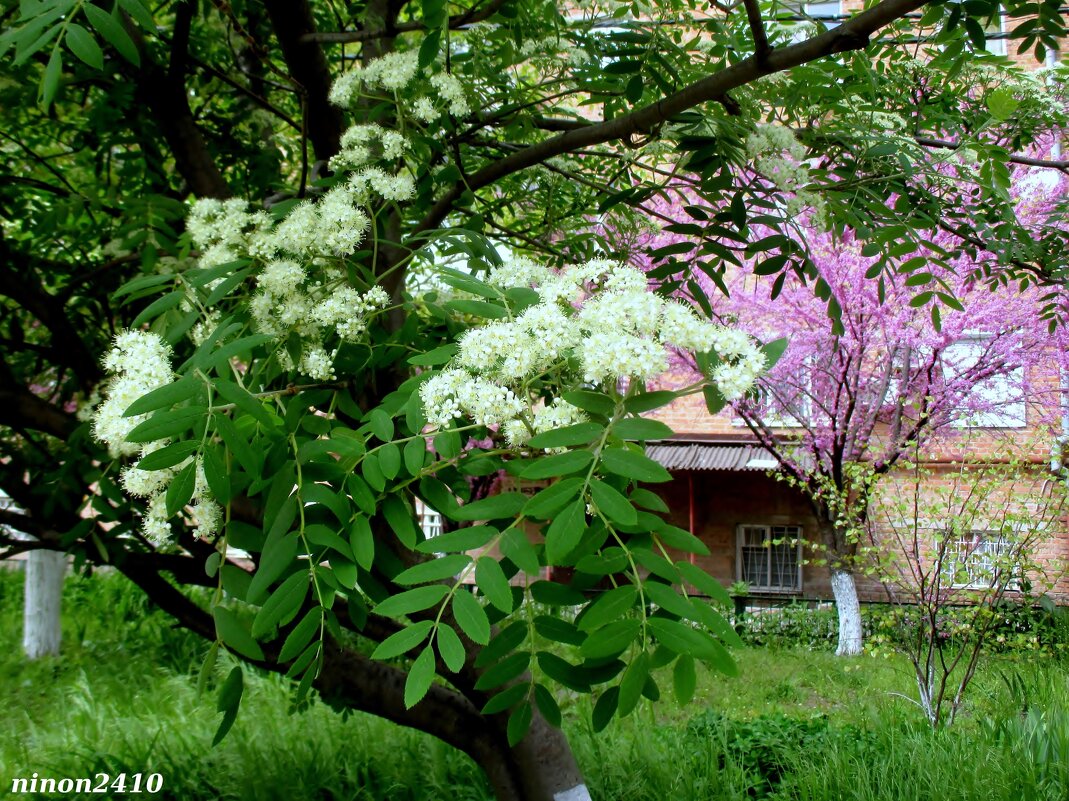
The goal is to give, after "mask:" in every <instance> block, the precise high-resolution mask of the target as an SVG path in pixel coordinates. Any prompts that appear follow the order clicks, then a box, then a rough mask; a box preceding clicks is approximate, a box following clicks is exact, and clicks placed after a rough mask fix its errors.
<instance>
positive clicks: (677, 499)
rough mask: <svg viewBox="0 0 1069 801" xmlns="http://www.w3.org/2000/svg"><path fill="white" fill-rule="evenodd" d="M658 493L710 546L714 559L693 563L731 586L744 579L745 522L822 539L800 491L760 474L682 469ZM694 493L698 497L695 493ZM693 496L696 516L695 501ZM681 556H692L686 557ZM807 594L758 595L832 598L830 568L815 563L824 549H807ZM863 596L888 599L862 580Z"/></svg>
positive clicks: (673, 518)
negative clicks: (741, 538)
mask: <svg viewBox="0 0 1069 801" xmlns="http://www.w3.org/2000/svg"><path fill="white" fill-rule="evenodd" d="M673 478H674V479H675V480H674V481H672V482H671V483H666V484H662V485H660V486H659V487H658V492H659V494H660V495H661V497H663V498H664V500H665V502H666V503H667V504H668V507H669V510H670V512H669V520H670V522H671V523H672V524H674V525H676V526H679V527H680V528H683V529H686V530H688V531H691V532H692V533H693V534H694V535H695V536H696V537H698V538H699V539H700V540H701V541H702V542H703V543H704V544H705V545H706V547H708V548H709V551H710V555H709V556H695V557H694V558H693V560H692V561H694V562H695V564H697V565H698V566H700V567H702V568H703V569H705V570H706V572H708V573H709V574H710V575H711V576H713V577H714V578H715V579H717V580H718V581H719V582H720V583H722V584H723V585H724V586H725V587H727V586H728V585H730V584H732V583H734V582H735V581H736V580H738V578H739V566H738V564H737V547H736V543H737V531H738V526H739V525H741V524H751V525H797V526H801V527H802V532H803V537H804V538H805V539H807V540H809V541H811V542H816V541H817V540H818V533H817V521H816V518H815V517H814V516H813V511H812V509H811V507H810V505H809V502H808V501H807V500H806V498H805V497H804V496H803V495H802V494H801V493H800V492H798V491H797V490H796V489H793V488H792V487H789V486H787V485H786V484H784V483H782V482H780V481H777V480H776V479H775V478H772V477H771V476H769V475H767V474H765V473H763V472H760V471H718V470H717V471H714V470H702V471H681V472H679V473H675V474H674V475H673ZM692 493H693V495H692ZM692 497H693V516H692V506H691V498H692ZM677 558H688V557H685V556H683V555H682V554H680V555H677ZM802 558H803V565H802V590H801V592H800V593H776V592H767V593H758V594H761V595H768V596H772V597H775V596H779V597H788V598H789V597H804V598H818V599H830V598H831V597H832V593H831V584H830V578H829V574H828V569H827V567H825V566H823V565H820V564H814V563H813V562H814V561H815V560H820V559H821V558H822V552H821V550H820V549H819V548H813V547H803V549H802ZM858 591H859V592H860V593H861V595H862V597H863V598H866V599H869V600H883V599H884V598H885V596H884V594H883V590H882V588H881V587H880V585H879V584H877V583H875V582H871V581H865V580H859V587H858Z"/></svg>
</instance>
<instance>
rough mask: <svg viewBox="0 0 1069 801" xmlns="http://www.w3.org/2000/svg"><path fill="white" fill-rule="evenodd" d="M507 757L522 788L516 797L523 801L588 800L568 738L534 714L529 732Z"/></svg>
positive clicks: (588, 796) (588, 794) (588, 795)
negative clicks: (535, 800)
mask: <svg viewBox="0 0 1069 801" xmlns="http://www.w3.org/2000/svg"><path fill="white" fill-rule="evenodd" d="M503 756H504V755H503ZM511 758H512V761H514V762H515V764H516V769H517V772H518V773H519V783H520V785H521V786H522V795H518V796H516V798H520V799H524V801H527V799H531V800H532V801H534V799H538V801H542V799H545V801H590V793H589V792H588V791H587V789H586V785H585V784H584V783H583V776H582V774H581V773H580V772H579V766H578V765H577V764H576V762H575V757H574V756H573V755H572V749H571V746H570V745H568V738H567V737H565V736H564V732H562V731H561V730H560V729H555V728H554V727H553V726H551V725H550V724H549V723H547V722H546V720H545V719H544V718H543V717H542V716H541V715H539V714H538V713H537V711H536V713H535V717H534V720H532V721H531V729H530V731H528V732H527V736H526V737H524V738H523V740H522V741H521V742H520V744H519V745H517V746H516V747H515V748H513V749H512V754H511ZM499 798H500V796H499Z"/></svg>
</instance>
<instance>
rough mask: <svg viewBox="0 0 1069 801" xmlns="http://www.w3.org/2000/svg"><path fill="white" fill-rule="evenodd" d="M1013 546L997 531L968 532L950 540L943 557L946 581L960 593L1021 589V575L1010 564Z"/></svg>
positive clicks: (944, 578)
mask: <svg viewBox="0 0 1069 801" xmlns="http://www.w3.org/2000/svg"><path fill="white" fill-rule="evenodd" d="M1012 545H1013V543H1012V541H1011V540H1009V539H1007V538H1006V537H1003V536H1002V535H1001V534H1000V533H999V532H997V531H965V532H962V533H961V534H958V535H954V536H950V537H949V538H948V539H947V541H946V552H945V553H944V555H943V562H942V571H941V572H942V574H943V581H944V582H946V583H947V584H949V585H950V586H951V587H954V588H956V589H973V590H981V589H983V590H986V589H991V588H992V587H995V586H996V585H1002V584H1007V585H1008V586H1010V587H1015V586H1016V585H1017V579H1018V571H1017V569H1016V568H1015V566H1013V565H1009V564H1007V561H1006V557H1007V555H1008V554H1009V553H1010V549H1011V547H1012Z"/></svg>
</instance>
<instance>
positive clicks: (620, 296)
mask: <svg viewBox="0 0 1069 801" xmlns="http://www.w3.org/2000/svg"><path fill="white" fill-rule="evenodd" d="M486 283H488V284H489V285H490V286H493V287H496V288H498V289H502V290H504V289H508V288H512V287H528V288H533V289H534V290H535V292H537V294H538V295H539V302H538V303H536V304H534V305H532V306H530V307H528V308H527V309H525V310H524V311H523V312H522V313H521V314H519V315H518V316H516V317H515V318H512V319H509V320H502V321H496V322H492V323H489V324H487V325H484V326H480V327H477V328H472V329H470V330H468V331H467V332H465V334H464V335H463V336H462V337H461V338H460V341H459V346H460V348H459V352H458V354H457V356H456V358H455V359H454V361H453V363H452V364H451V365H450V366H449V367H448V368H447V369H445V370H444V371H443V372H441V373H439V374H438V375H437V376H434V377H433V378H431V379H429V380H428V381H427V382H426V383H425V384H424V385H423V387H422V388H421V391H420V399H421V400H422V402H423V407H424V410H425V413H426V415H427V419H428V421H429V422H430V423H431V424H432V425H434V426H437V427H442V426H447V425H449V424H450V423H451V422H452V421H454V420H457V419H460V418H468V419H471V420H473V421H474V422H475V423H476V424H479V425H498V426H503V431H504V433H505V436H506V438H507V439H508V441H509V442H510V444H512V445H513V446H517V445H520V444H522V443H523V442H526V441H527V439H528V438H529V437H530V436H532V434H534V433H539V432H541V431H544V430H549V429H550V428H555V427H559V426H562V425H569V424H571V423H573V422H577V421H578V420H581V419H584V418H583V414H582V412H581V411H580V410H578V409H575V408H574V407H572V406H570V405H569V404H567V403H564V402H563V401H561V400H559V399H558V400H556V401H554V402H553V403H551V404H549V405H548V406H545V405H540V404H541V402H540V401H539V400H538V397H539V395H540V392H541V390H542V389H544V387H538V388H537V391H536V389H535V388H534V384H535V382H539V383H543V382H545V381H549V382H551V383H553V384H556V385H557V387H558V388H559V389H565V388H568V387H571V386H578V385H580V384H586V385H593V386H601V387H606V388H614V387H615V385H616V384H617V382H619V381H620V380H621V379H637V380H639V381H648V380H651V379H654V378H657V377H658V376H660V375H662V374H663V373H664V372H665V371H666V370H667V369H668V356H669V352H670V349H671V348H680V349H684V350H693V351H699V352H706V351H711V350H715V351H716V352H717V354H718V355H719V356H720V357H721V359H722V362H721V363H720V364H719V365H718V366H717V367H716V368H715V371H714V374H713V377H714V379H715V380H716V381H717V383H718V385H719V386H720V390H721V392H722V393H723V394H724V396H725V397H726V398H728V399H734V398H737V397H739V396H741V395H742V394H744V393H745V392H746V391H747V390H748V389H749V388H750V387H751V386H752V385H753V382H754V380H755V379H756V377H757V375H758V374H759V373H760V372H761V371H762V370H763V369H764V367H765V358H764V355H763V354H762V352H761V350H760V349H759V348H758V346H757V344H756V343H755V342H754V341H753V340H752V339H751V338H750V337H749V336H748V335H747V334H745V333H744V332H742V331H739V330H735V329H729V328H725V327H723V326H719V325H716V324H714V323H711V322H709V321H708V320H702V319H700V318H699V317H698V316H697V315H696V314H695V313H694V311H693V310H691V309H690V308H689V307H687V306H685V305H683V304H682V303H679V302H675V301H666V300H665V299H664V298H661V297H660V296H658V295H655V294H653V293H652V292H650V291H649V289H648V285H647V279H646V276H645V274H644V273H643V272H641V271H640V270H637V269H634V268H632V267H628V266H625V265H622V264H618V263H615V262H611V261H604V260H596V261H591V262H587V263H586V264H583V265H579V266H576V267H570V268H566V269H565V270H563V271H561V272H559V273H556V272H553V271H551V270H549V269H548V268H546V267H543V266H541V265H538V264H535V263H534V262H531V261H529V260H527V259H522V258H521V259H512V260H509V261H506V262H505V263H504V264H503V265H501V266H500V267H497V268H495V269H494V270H491V272H490V274H489V275H488V276H487V278H486Z"/></svg>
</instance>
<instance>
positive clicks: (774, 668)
mask: <svg viewBox="0 0 1069 801" xmlns="http://www.w3.org/2000/svg"><path fill="white" fill-rule="evenodd" d="M20 613H21V573H18V572H12V571H7V570H0V649H2V651H0V676H2V679H0V681H2V682H3V686H2V693H3V698H4V699H5V703H4V714H3V718H2V719H3V725H2V726H0V781H2V784H0V786H2V787H3V788H4V790H5V792H6V791H7V790H10V788H11V781H12V779H13V778H14V777H17V776H28V775H30V774H31V773H32V772H34V771H36V772H38V773H39V774H40V775H42V776H52V777H57V778H59V777H64V776H68V777H72V778H77V777H83V776H85V777H88V776H92V775H94V774H96V773H99V772H105V773H109V774H111V775H115V774H118V773H120V772H126V773H127V774H128V775H133V774H134V773H138V772H141V773H152V772H156V773H160V774H161V775H162V776H163V779H164V788H163V791H162V792H161V793H159V794H158V795H156V796H153V797H156V798H174V799H182V801H190V800H192V801H196V800H197V799H249V801H252V800H253V799H255V800H256V801H271V800H272V799H287V801H288V800H289V799H302V798H317V799H361V800H366V801H371V800H372V799H376V800H377V799H383V800H385V799H390V801H393V800H394V799H402V800H403V799H439V798H440V799H487V798H489V795H488V792H487V789H486V786H485V784H484V782H483V781H482V778H481V776H480V774H479V771H478V769H477V768H476V767H475V766H474V764H473V763H472V762H471V761H470V760H468V759H467V758H466V757H465V756H464V755H462V754H459V753H458V752H456V751H453V750H452V749H451V748H449V747H447V746H445V745H443V744H441V743H439V742H438V741H436V740H434V739H432V738H430V737H426V736H423V735H420V734H418V733H416V732H412V731H407V730H404V729H400V728H398V727H396V726H393V725H391V724H388V723H385V722H382V721H380V720H377V719H375V718H372V717H369V716H366V715H361V714H349V715H341V714H338V713H335V712H334V711H332V710H331V709H329V708H327V707H326V706H324V705H322V704H318V703H312V704H311V705H310V706H309V707H308V708H307V709H304V710H303V711H300V712H297V713H293V714H291V713H290V709H289V707H290V698H291V696H290V689H289V688H288V686H287V685H286V683H285V682H284V681H283V680H282V679H280V678H278V677H276V676H255V675H253V676H250V677H249V678H248V679H247V687H246V696H245V700H244V702H243V704H242V709H241V713H240V715H239V717H238V721H237V723H236V725H235V726H234V729H233V730H232V732H231V733H230V735H229V736H228V737H227V738H226V739H225V740H224V741H223V743H222V744H220V745H219V746H217V747H215V748H212V747H211V739H212V735H213V733H214V731H215V727H216V725H217V723H218V717H219V715H218V713H216V712H215V707H214V697H213V695H212V693H210V692H208V693H203V694H201V693H198V690H197V673H198V671H199V668H200V663H201V659H202V656H203V653H204V650H205V646H204V644H203V643H201V642H200V641H198V640H197V639H196V638H194V637H192V636H191V635H188V634H186V633H185V632H183V631H180V630H177V629H175V628H173V626H172V624H171V621H170V620H169V619H168V618H167V617H165V616H164V615H162V614H160V613H158V612H154V611H152V610H150V609H149V608H148V605H147V604H146V602H145V601H144V600H143V598H142V597H141V596H140V595H139V594H138V593H137V592H136V591H135V590H133V589H132V588H131V587H130V586H129V585H127V584H126V582H125V580H124V579H122V578H120V577H117V576H98V577H95V578H93V579H84V578H74V579H71V580H69V581H68V584H67V590H66V598H65V613H66V614H65V624H64V625H65V630H64V638H65V643H64V651H63V654H62V656H61V657H60V658H58V659H55V660H43V661H40V662H37V663H27V662H26V661H25V660H24V659H22V658H21V656H20V650H19V636H20V624H21V623H20ZM736 659H737V661H738V664H739V668H740V671H739V673H740V675H739V677H738V678H734V679H726V678H723V677H721V676H718V675H713V674H708V673H704V674H702V675H701V676H700V684H699V692H698V695H697V697H696V699H695V701H694V702H693V703H691V704H690V705H688V706H687V707H686V708H680V707H679V706H678V705H677V704H675V703H674V701H672V699H671V698H670V693H665V695H664V697H662V700H661V702H660V703H658V704H657V705H656V706H653V705H647V706H645V707H640V708H639V709H638V710H636V712H635V713H634V714H633V715H632V716H630V717H629V718H627V719H625V720H623V721H616V722H614V723H613V724H611V725H610V726H609V728H608V729H607V730H606V731H604V732H601V733H600V734H594V733H593V731H592V730H591V728H590V723H589V721H590V704H589V701H588V699H586V698H576V697H564V698H563V699H562V700H563V707H564V709H565V714H566V722H565V725H566V728H567V730H568V734H569V737H570V739H571V742H572V744H573V747H574V748H575V750H576V753H577V756H578V759H579V761H580V763H581V765H582V767H583V770H584V774H585V775H586V777H587V781H588V784H589V785H590V788H591V791H592V793H593V795H594V797H595V798H597V799H614V800H615V799H621V800H623V799H635V801H638V799H651V800H652V799H656V801H667V800H668V799H684V800H687V799H718V800H719V799H749V798H770V799H812V800H813V801H818V800H823V799H873V801H875V799H880V801H884V800H885V799H910V800H911V801H912V800H913V799H932V800H933V801H936V799H938V801H953V799H977V800H978V801H980V800H981V799H983V801H988V799H991V800H992V801H995V800H997V799H1007V801H1009V799H1013V801H1020V799H1022V798H1029V799H1030V798H1037V799H1064V798H1066V796H1067V794H1069V713H1067V710H1069V686H1067V676H1069V671H1067V670H1066V667H1065V665H1064V664H1063V663H1062V662H1061V661H1058V660H1055V659H1054V658H1052V657H1051V658H1037V657H1036V656H1035V655H1027V656H1022V657H1018V658H1015V657H1013V656H1012V655H1000V656H998V657H997V658H994V657H993V658H992V659H990V660H988V661H987V662H986V663H985V664H984V666H983V669H982V670H981V672H980V675H979V676H978V678H977V680H976V683H975V685H974V687H973V689H972V693H971V696H970V699H969V701H968V703H967V706H966V710H965V714H964V715H963V717H962V718H961V720H960V721H959V723H958V724H956V725H955V727H954V728H953V729H951V730H950V731H946V732H940V733H936V734H933V733H932V732H930V731H929V730H927V729H926V728H925V726H924V725H923V722H922V719H921V716H920V714H919V712H918V711H917V710H916V709H915V708H914V707H913V706H912V704H911V703H910V702H909V701H908V700H906V698H903V697H902V696H909V695H910V694H911V684H910V677H909V674H908V673H907V671H906V669H905V664H904V662H902V661H901V660H899V659H897V658H886V659H885V658H875V659H874V658H871V657H864V658H860V659H854V660H842V659H837V658H836V657H834V656H833V655H831V654H830V653H827V652H817V651H811V650H803V649H788V648H779V649H770V648H747V649H742V650H740V651H738V652H737V653H736ZM226 669H227V666H226V665H222V666H221V667H220V672H222V671H224V670H226ZM660 684H661V686H662V687H670V686H671V681H670V677H668V676H666V677H665V680H664V681H661V682H660ZM113 796H114V797H119V794H118V793H114V794H113ZM23 797H25V796H23ZM42 797H45V796H42ZM47 797H53V798H54V797H56V796H47ZM65 797H72V796H65ZM86 797H89V796H86ZM92 797H94V798H101V797H109V796H107V795H105V796H101V795H94V796H92Z"/></svg>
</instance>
